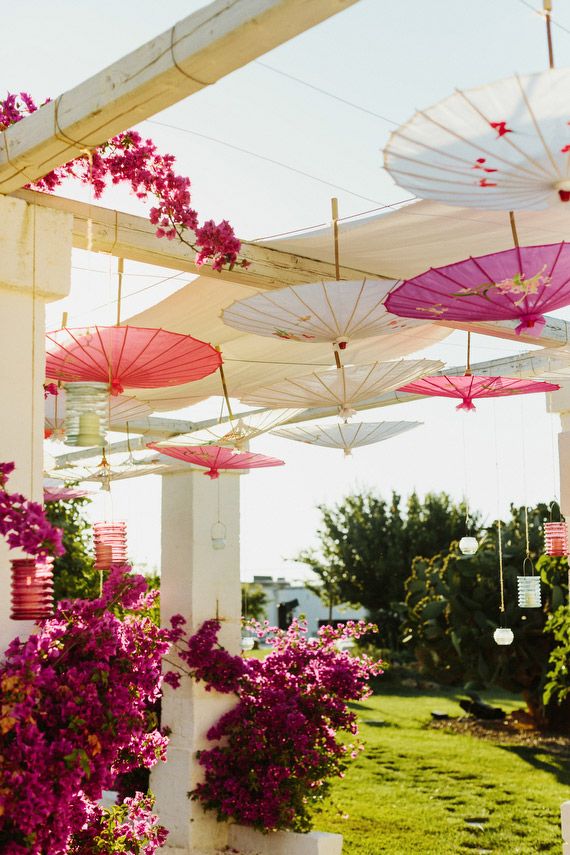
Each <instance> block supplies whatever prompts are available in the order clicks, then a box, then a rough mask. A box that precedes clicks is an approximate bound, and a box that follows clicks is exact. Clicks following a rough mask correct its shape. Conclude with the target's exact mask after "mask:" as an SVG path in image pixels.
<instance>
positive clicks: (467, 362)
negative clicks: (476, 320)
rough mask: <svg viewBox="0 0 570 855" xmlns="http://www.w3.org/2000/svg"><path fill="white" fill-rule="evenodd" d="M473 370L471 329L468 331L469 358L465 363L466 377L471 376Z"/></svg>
mask: <svg viewBox="0 0 570 855" xmlns="http://www.w3.org/2000/svg"><path fill="white" fill-rule="evenodd" d="M472 375H473V372H472V371H471V330H468V332H467V360H466V363H465V375H464V376H465V377H471V376H472Z"/></svg>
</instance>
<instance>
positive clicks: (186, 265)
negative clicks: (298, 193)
mask: <svg viewBox="0 0 570 855" xmlns="http://www.w3.org/2000/svg"><path fill="white" fill-rule="evenodd" d="M11 195H12V196H16V197H17V198H19V199H23V200H24V201H26V202H30V203H32V204H34V205H40V206H41V207H45V208H51V209H55V210H58V211H67V212H68V213H71V214H73V246H74V247H75V248H76V249H87V245H88V244H87V221H88V220H89V219H90V220H91V224H92V228H91V232H92V243H91V248H92V249H93V251H94V252H107V253H110V254H111V255H114V256H116V257H117V258H127V259H130V260H131V261H140V262H143V263H144V264H154V265H157V266H159V267H167V268H169V269H171V270H180V271H182V272H186V273H193V274H195V275H200V276H209V277H211V278H213V279H217V280H224V281H226V282H240V283H241V284H242V285H251V286H253V287H255V288H264V289H270V288H281V287H283V286H284V285H299V284H301V283H304V282H315V281H318V280H319V279H334V278H335V266H334V264H329V262H326V261H319V260H317V259H313V258H305V257H303V256H300V255H293V254H292V253H290V252H281V251H280V250H277V249H271V248H270V247H266V246H262V245H260V244H255V243H248V242H247V241H243V242H242V250H241V252H240V258H246V259H247V260H248V261H249V262H250V266H249V267H248V268H245V269H244V268H243V267H236V268H234V270H224V271H222V273H218V272H217V271H215V270H212V268H211V267H210V266H209V265H207V264H204V265H202V266H201V267H197V266H196V264H195V261H194V259H195V257H196V253H195V252H194V251H193V250H192V249H191V248H190V247H189V246H187V245H186V244H183V243H182V242H181V241H179V240H165V239H164V238H160V239H159V238H157V237H156V236H155V231H156V228H155V226H152V225H151V224H150V222H149V221H148V219H147V218H146V217H139V216H137V215H136V214H126V213H123V212H122V211H114V210H112V209H110V208H102V207H99V206H98V205H87V204H86V203H84V202H77V201H74V200H72V199H65V198H63V197H61V196H52V195H50V194H49V193H35V192H33V191H31V190H18V191H16V192H15V193H12V194H11ZM340 274H341V278H342V279H361V278H362V277H364V276H369V277H370V276H372V275H373V276H376V277H377V276H378V274H371V273H370V272H366V271H363V270H355V269H353V268H351V267H341V268H340ZM381 278H382V277H381Z"/></svg>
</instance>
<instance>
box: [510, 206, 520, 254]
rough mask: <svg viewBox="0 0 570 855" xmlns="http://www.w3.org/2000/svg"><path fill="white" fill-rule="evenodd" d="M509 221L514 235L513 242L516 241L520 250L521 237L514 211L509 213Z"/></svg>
mask: <svg viewBox="0 0 570 855" xmlns="http://www.w3.org/2000/svg"><path fill="white" fill-rule="evenodd" d="M509 220H510V222H511V232H512V233H513V241H514V244H515V246H516V248H517V249H518V248H519V235H518V232H517V224H516V221H515V212H514V211H509Z"/></svg>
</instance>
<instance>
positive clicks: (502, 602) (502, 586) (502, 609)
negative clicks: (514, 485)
mask: <svg viewBox="0 0 570 855" xmlns="http://www.w3.org/2000/svg"><path fill="white" fill-rule="evenodd" d="M493 430H494V435H495V475H496V483H497V539H498V547H499V596H500V600H499V612H500V614H501V624H502V622H503V621H502V618H503V615H504V612H505V578H504V573H503V538H502V530H501V509H500V496H501V480H500V475H499V441H498V433H497V404H496V401H493Z"/></svg>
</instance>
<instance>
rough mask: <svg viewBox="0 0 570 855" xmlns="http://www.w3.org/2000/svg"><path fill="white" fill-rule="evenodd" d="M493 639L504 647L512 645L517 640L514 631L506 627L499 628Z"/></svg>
mask: <svg viewBox="0 0 570 855" xmlns="http://www.w3.org/2000/svg"><path fill="white" fill-rule="evenodd" d="M493 638H494V639H495V643H496V644H500V645H501V646H503V645H508V644H512V643H513V641H514V640H515V635H514V632H513V631H512V629H509V628H508V627H506V626H498V627H497V629H496V630H495V632H494V633H493Z"/></svg>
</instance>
